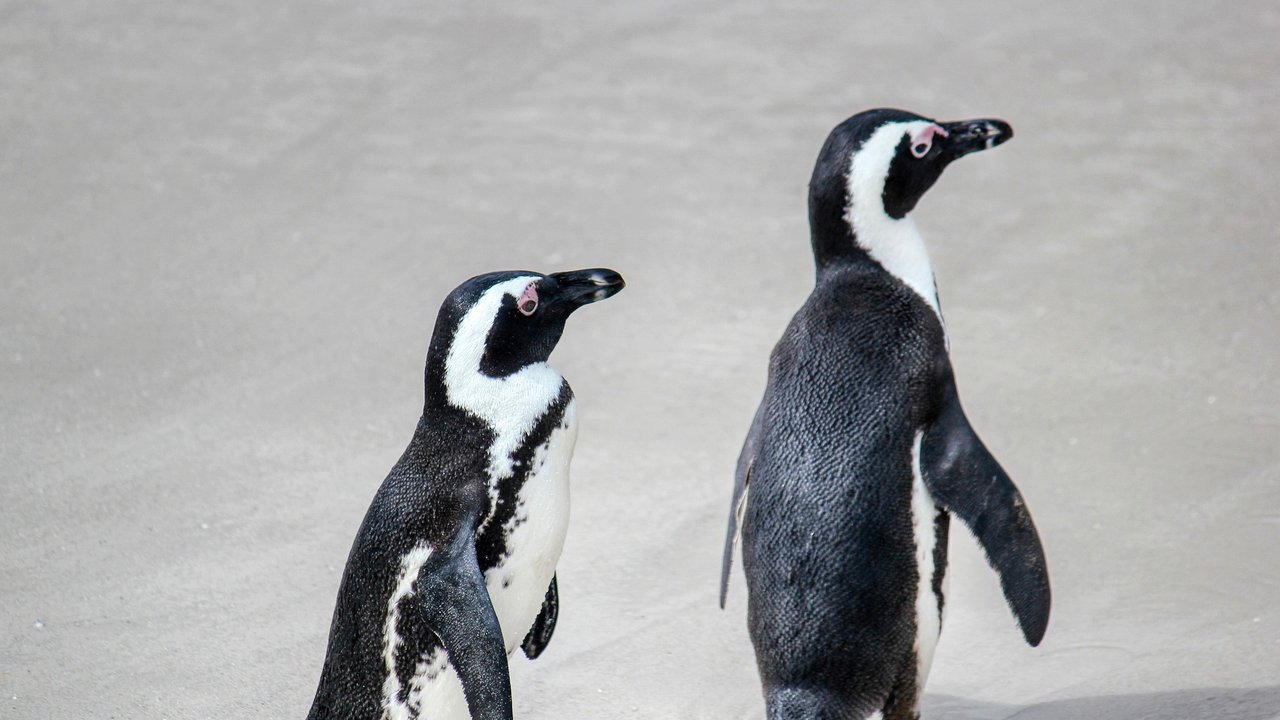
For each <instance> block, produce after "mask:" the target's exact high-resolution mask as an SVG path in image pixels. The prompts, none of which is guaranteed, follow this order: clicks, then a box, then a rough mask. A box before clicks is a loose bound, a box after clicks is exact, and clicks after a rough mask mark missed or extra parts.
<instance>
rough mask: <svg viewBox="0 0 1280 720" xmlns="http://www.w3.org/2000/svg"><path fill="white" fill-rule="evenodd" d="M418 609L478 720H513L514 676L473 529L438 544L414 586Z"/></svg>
mask: <svg viewBox="0 0 1280 720" xmlns="http://www.w3.org/2000/svg"><path fill="white" fill-rule="evenodd" d="M415 591H416V593H415V594H416V596H417V598H418V611H419V612H420V613H421V614H422V620H423V622H424V623H426V625H427V626H428V627H429V628H431V631H432V632H434V633H435V634H436V635H437V636H439V638H440V642H441V643H443V644H444V647H445V650H447V651H448V652H449V663H450V664H451V665H453V668H454V670H455V671H457V673H458V678H459V679H460V680H462V694H463V695H464V696H465V697H466V699H467V709H468V710H469V711H470V713H471V717H472V718H474V720H511V675H510V671H509V670H508V668H507V652H506V647H505V645H504V644H503V640H502V628H501V627H500V626H499V625H498V616H497V615H496V614H495V613H494V611H493V602H492V601H491V600H490V599H489V591H488V590H487V589H486V588H485V584H484V573H482V572H481V571H480V564H479V562H478V561H477V559H476V550H475V534H474V532H459V533H458V534H457V536H456V537H455V538H454V540H453V542H451V543H450V544H449V546H448V547H443V548H436V549H435V550H434V551H433V552H432V554H431V557H429V558H428V559H427V562H426V563H424V564H423V566H422V571H421V572H420V573H419V574H418V582H417V584H416V585H415Z"/></svg>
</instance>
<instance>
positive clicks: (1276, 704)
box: [920, 686, 1280, 720]
mask: <svg viewBox="0 0 1280 720" xmlns="http://www.w3.org/2000/svg"><path fill="white" fill-rule="evenodd" d="M920 716H921V718H923V719H924V720H1011V719H1012V718H1016V719H1017V720H1277V719H1280V686H1276V687H1260V688H1200V689H1195V690H1174V691H1170V692H1157V693H1146V694H1141V695H1103V696H1099V697H1087V698H1075V699H1071V700H1053V701H1050V702H1045V703H1036V704H1033V705H1022V706H1017V705H999V704H995V703H986V702H979V701H975V700H965V699H963V698H958V697H952V696H949V695H929V694H926V695H925V697H924V701H923V702H922V703H921V708H920Z"/></svg>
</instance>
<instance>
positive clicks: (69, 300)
mask: <svg viewBox="0 0 1280 720" xmlns="http://www.w3.org/2000/svg"><path fill="white" fill-rule="evenodd" d="M435 5H436V6H434V7H425V6H424V5H423V3H421V2H378V3H334V2H329V3H311V4H308V3H301V2H280V3H259V2H250V1H249V0H232V1H230V2H221V3H185V4H180V3H163V4H162V3H113V4H110V5H106V4H103V3H99V2H91V1H89V0H59V1H58V2H44V3H38V4H36V3H19V2H6V3H3V4H0V548H3V549H2V550H0V716H3V717H4V718H22V719H27V718H42V719H45V720H61V719H73V718H74V719H80V718H108V717H112V718H249V717H255V718H257V717H261V718H301V717H302V716H303V715H304V714H305V712H306V710H307V708H308V706H309V702H310V699H311V696H312V693H313V692H314V689H315V682H316V679H317V677H318V672H319V667H320V662H321V659H322V656H323V653H324V646H325V638H326V633H327V629H328V626H329V618H330V613H331V611H332V602H333V597H334V593H335V591H336V588H337V584H338V580H339V575H340V573H341V570H342V566H343V562H344V561H345V558H346V553H347V549H348V547H349V543H350V542H351V538H352V536H353V535H354V532H355V530H356V527H357V526H358V524H359V522H360V519H361V517H362V515H363V513H364V511H365V508H366V506H367V504H368V501H369V499H370V497H371V496H372V493H373V491H374V489H375V488H376V487H377V485H378V483H379V482H380V481H381V479H382V477H383V476H384V474H385V473H386V471H387V470H388V468H389V467H390V466H391V464H392V463H393V462H394V460H395V459H396V457H397V456H398V455H399V453H400V451H401V450H402V449H403V447H404V444H405V443H406V441H407V439H408V437H409V435H410V432H411V430H412V428H413V424H414V421H415V420H416V418H417V413H418V410H419V408H420V406H421V392H422V382H421V371H422V364H423V357H424V353H425V349H426V344H427V340H428V337H429V333H430V330H431V324H432V322H433V320H434V317H435V312H436V309H437V307H438V305H439V302H440V300H441V299H442V297H443V296H444V295H445V293H446V292H447V291H448V290H449V289H451V288H452V287H453V286H454V285H456V284H457V283H458V282H459V281H461V280H463V279H464V278H466V277H468V276H471V275H473V274H477V273H480V272H484V271H489V270H496V269H512V268H529V269H536V270H545V271H550V270H559V269H570V268H577V267H584V266H597V265H607V266H610V267H614V268H616V269H618V270H620V271H621V272H622V273H623V274H625V275H626V277H627V279H628V281H629V283H630V286H629V288H628V289H627V291H626V292H625V293H623V294H622V295H620V296H618V297H617V298H615V299H613V300H611V301H609V302H608V303H605V304H602V305H599V306H596V307H592V308H589V309H587V310H585V311H583V312H581V313H579V314H578V315H577V316H575V317H574V318H573V321H572V322H571V324H570V327H569V329H568V332H567V334H566V336H565V339H564V342H563V343H562V344H561V347H560V349H559V350H558V351H557V353H556V355H555V357H554V358H553V360H554V361H555V364H556V365H557V367H558V368H559V369H560V370H561V371H562V372H563V373H564V374H565V376H566V377H567V378H569V380H570V382H572V383H573V385H574V387H575V389H576V390H577V393H578V396H579V402H580V418H581V422H582V427H581V434H580V437H579V443H578V453H577V456H576V458H575V461H574V478H575V479H574V515H573V520H572V523H571V527H570V533H569V539H568V543H567V547H566V549H565V553H564V556H563V559H562V561H561V564H560V573H559V575H560V583H561V584H560V587H561V596H562V603H563V605H562V610H563V611H562V615H561V620H560V624H559V628H558V631H557V633H556V637H555V640H554V641H553V642H552V644H551V646H550V649H549V650H548V651H547V653H546V655H545V656H544V657H543V658H542V659H540V660H539V661H537V662H536V663H534V662H529V661H527V660H524V659H523V658H517V659H516V660H515V661H514V662H513V676H514V692H515V700H516V708H517V714H518V716H519V717H521V718H528V719H531V720H533V719H551V718H604V719H609V718H708V719H710V718H716V719H719V718H760V717H761V716H762V712H763V708H762V702H761V699H760V694H759V687H758V684H757V680H756V675H755V665H754V660H753V658H752V655H751V648H750V645H749V643H748V641H747V637H746V629H745V609H746V601H745V588H744V585H743V583H742V579H741V576H740V575H737V576H735V580H734V585H733V587H732V589H731V595H730V603H729V607H728V609H727V610H726V611H723V612H722V611H720V610H719V609H718V608H717V607H716V583H717V575H718V564H719V557H720V550H721V539H722V533H723V528H724V518H725V513H726V509H727V500H728V493H729V489H730V485H731V475H732V466H733V461H734V458H735V457H736V454H737V451H738V447H739V445H740V442H741V439H742V436H743V435H744V433H745V431H746V428H747V425H748V423H749V420H750V417H751V413H752V411H753V409H754V407H755V405H756V403H757V401H758V399H759V394H760V391H761V389H762V387H763V384H764V379H765V367H766V358H767V354H768V351H769V348H770V347H771V346H772V344H773V342H774V340H775V339H776V338H777V336H778V335H779V333H780V332H781V330H782V328H783V327H784V325H785V324H786V322H787V320H788V318H789V317H790V314H791V313H792V312H793V311H794V310H795V308H796V307H798V305H799V304H800V303H801V302H802V300H803V298H804V296H805V295H806V293H807V292H808V290H809V288H810V285H811V277H812V276H811V260H810V256H809V250H808V243H807V228H806V224H805V204H804V202H805V201H804V198H805V185H806V182H807V180H808V175H809V170H810V167H811V163H812V161H813V158H814V156H815V155H816V153H817V150H818V147H819V145H820V144H821V142H822V140H823V138H824V137H825V135H826V133H827V131H828V130H829V129H830V127H831V126H832V125H834V124H835V123H836V122H838V121H840V120H842V119H843V118H845V117H846V116H848V115H850V114H852V113H853V112H855V111H857V110H860V109H863V108H868V107H875V106H883V105H888V106H900V107H906V108H908V109H912V110H916V111H918V112H922V113H924V114H928V115H932V116H935V117H939V118H943V119H958V118H963V117H971V116H988V115H990V116H997V117H1003V118H1006V119H1008V120H1009V121H1010V122H1012V123H1013V125H1014V127H1015V128H1016V129H1017V137H1016V138H1015V140H1014V141H1013V142H1011V143H1009V144H1008V145H1007V146H1004V147H1002V148H1000V149H999V150H997V151H993V152H991V153H984V154H982V155H979V156H975V157H974V158H972V159H966V160H964V161H962V162H960V163H957V164H956V165H955V166H953V167H952V168H951V169H950V170H948V171H947V174H946V175H945V176H944V177H943V179H942V181H941V182H940V183H939V184H938V186H937V187H936V188H935V189H934V190H933V191H932V192H931V194H930V195H929V196H928V197H927V198H926V199H925V201H924V202H923V203H922V204H921V207H920V208H919V210H918V212H917V219H918V222H919V223H920V225H921V227H922V230H923V232H924V233H925V236H926V239H927V240H928V241H929V242H930V247H931V252H932V254H933V258H934V264H935V269H936V270H937V274H938V279H939V285H940V290H941V296H942V301H943V307H944V309H945V311H946V317H947V320H948V323H949V328H950V332H951V338H952V357H953V360H954V364H955V366H956V369H957V373H958V376H959V380H960V383H961V392H962V395H963V397H964V399H965V402H966V407H967V409H968V410H969V414H970V416H971V418H972V419H973V421H974V423H975V426H976V427H978V428H979V429H980V431H981V432H982V433H983V435H984V438H985V439H986V440H987V443H988V444H989V445H990V446H991V447H992V448H993V449H994V450H995V452H996V454H997V455H998V456H999V457H1000V459H1001V460H1002V462H1003V463H1004V464H1005V466H1006V467H1007V468H1009V470H1010V471H1011V473H1012V474H1013V475H1014V477H1015V478H1016V479H1017V481H1018V482H1019V484H1020V485H1021V487H1022V490H1023V492H1024V494H1025V495H1026V496H1027V499H1028V502H1029V503H1030V506H1031V508H1032V510H1033V511H1034V514H1035V517H1036V519H1037V521H1038V523H1039V527H1040V530H1041V535H1042V537H1043V539H1044V543H1045V546H1046V548H1047V551H1048V555H1049V560H1050V567H1051V570H1052V576H1053V582H1054V590H1055V605H1054V614H1053V619H1052V621H1051V623H1050V627H1049V632H1048V636H1047V638H1046V640H1045V642H1044V644H1043V645H1042V646H1041V647H1039V648H1037V649H1032V648H1028V647H1026V646H1025V645H1023V643H1022V641H1021V638H1020V635H1019V633H1018V631H1017V629H1016V627H1015V625H1014V622H1013V619H1012V617H1011V616H1010V615H1009V613H1008V611H1007V610H1006V609H1005V607H1004V605H1003V602H1002V599H1001V597H1000V595H999V589H998V586H997V581H996V577H995V575H994V574H993V573H992V572H990V571H989V570H988V569H987V568H986V566H985V565H984V564H983V562H982V560H981V557H980V555H979V554H978V550H977V549H976V545H975V544H974V542H973V541H972V539H971V538H970V537H969V536H968V535H967V534H966V533H964V532H963V531H960V532H958V533H956V535H955V536H954V538H955V539H954V540H953V547H954V548H955V550H954V553H955V557H954V561H953V580H952V593H953V594H952V599H951V603H950V611H949V615H948V620H947V625H946V628H945V630H944V632H943V636H942V642H941V644H940V646H939V649H938V655H937V660H936V663H935V665H934V670H933V674H932V676H931V678H930V683H929V686H928V692H927V694H926V696H925V699H924V710H925V718H926V720H944V719H945V720H975V719H996V718H1009V717H1015V716H1016V717H1018V718H1023V719H1024V720H1039V719H1046V720H1047V719H1055V720H1068V719H1071V720H1075V719H1079V718H1104V719H1109V718H1168V719H1175V718H1177V719H1190V720H1210V719H1213V720H1229V719H1240V720H1244V719H1247V720H1261V719H1263V718H1276V717H1280V603H1278V601H1277V593H1278V592H1280V561H1277V549H1280V390H1278V389H1277V385H1276V378H1277V358H1278V357H1280V320H1278V318H1277V315H1278V312H1277V311H1278V310H1280V289H1278V288H1280V285H1278V284H1277V282H1276V281H1277V279H1278V278H1280V242H1278V237H1277V229H1278V228H1280V204H1278V202H1277V200H1276V196H1277V192H1276V186H1277V179H1278V176H1277V173H1278V171H1280V133H1277V132H1276V128H1275V125H1276V118H1277V117H1280V81H1277V77H1280V43H1277V42H1276V38H1277V37H1280V6H1278V5H1277V4H1276V3H1274V2H1239V3H1220V4H1215V3H1195V2H1181V3H1170V2H1156V1H1155V0H1143V1H1135V2H1128V3H1117V2H1110V1H1107V2H1103V1H1101V0H1088V1H1086V2H1077V3H1064V2H1055V3H1036V4H1032V3H1021V2H1014V1H1013V0H1002V1H1001V2H993V3H986V4H982V5H973V4H961V3H936V4H930V3H926V4H918V3H917V4H904V3H866V2H837V1H835V0H832V1H830V2H805V3H788V4H787V5H788V9H787V10H786V12H780V11H778V10H776V9H775V8H774V7H772V4H768V3H759V2H733V1H730V0H707V1H704V2H690V3H680V4H676V3H672V2H653V1H651V0H647V1H646V2H635V3H630V4H616V3H608V4H605V3H576V2H567V1H565V0H553V1H551V2H537V3H523V4H521V5H520V7H521V9H519V10H496V9H487V10H486V9H481V8H479V7H478V5H479V4H475V3H472V4H466V5H465V6H464V5H463V4H461V3H450V4H446V3H436V4H435ZM512 5H515V3H512ZM739 572H740V571H739Z"/></svg>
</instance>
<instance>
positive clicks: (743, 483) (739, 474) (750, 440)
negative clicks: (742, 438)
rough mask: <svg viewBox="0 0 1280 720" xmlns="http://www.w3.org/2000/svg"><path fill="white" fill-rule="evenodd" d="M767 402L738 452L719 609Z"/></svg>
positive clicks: (761, 407) (739, 533)
mask: <svg viewBox="0 0 1280 720" xmlns="http://www.w3.org/2000/svg"><path fill="white" fill-rule="evenodd" d="M763 415H764V405H763V404H762V405H761V406H760V409H758V410H756V416H755V418H754V419H753V420H752V421H751V430H750V431H748V432H747V439H746V442H744V443H743V444H742V452H741V453H740V454H739V455H738V467H737V470H736V471H735V472H734V475H733V501H732V502H731V503H730V505H729V530H728V532H727V533H725V538H724V560H723V561H722V562H721V563H720V609H721V610H723V609H724V600H725V597H727V596H728V594H729V571H730V570H732V569H733V553H734V550H736V549H737V547H738V540H739V539H740V538H741V537H742V514H743V513H744V512H745V511H746V509H747V493H748V490H749V489H750V488H749V485H750V483H751V470H752V469H753V468H754V467H755V463H756V443H757V442H758V439H759V437H760V424H761V417H762V416H763Z"/></svg>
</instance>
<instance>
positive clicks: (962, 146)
mask: <svg viewBox="0 0 1280 720" xmlns="http://www.w3.org/2000/svg"><path fill="white" fill-rule="evenodd" d="M941 125H942V129H943V130H946V131H947V139H946V147H947V151H948V153H949V154H950V155H951V159H953V160H954V159H955V158H960V157H964V156H965V155H968V154H969V153H975V152H978V151H980V150H987V149H989V148H993V147H995V146H997V145H1000V144H1002V143H1004V142H1005V141H1006V140H1008V139H1009V138H1011V137H1013V128H1012V127H1011V126H1010V125H1009V123H1007V122H1005V121H1003V120H995V119H990V118H981V119H978V120H959V121H957V122H949V123H941Z"/></svg>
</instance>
